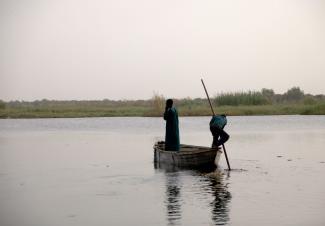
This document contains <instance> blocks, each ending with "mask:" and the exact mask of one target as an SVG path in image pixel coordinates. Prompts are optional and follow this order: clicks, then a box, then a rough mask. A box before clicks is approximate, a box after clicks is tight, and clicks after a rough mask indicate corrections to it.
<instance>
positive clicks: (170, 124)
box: [164, 99, 180, 151]
mask: <svg viewBox="0 0 325 226" xmlns="http://www.w3.org/2000/svg"><path fill="white" fill-rule="evenodd" d="M164 119H165V120H166V136H165V150H166V151H179V147H180V145H179V128H178V113H177V110H176V108H174V107H173V100H172V99H168V100H167V101H166V107H165V112H164Z"/></svg>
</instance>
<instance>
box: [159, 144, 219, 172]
mask: <svg viewBox="0 0 325 226" xmlns="http://www.w3.org/2000/svg"><path fill="white" fill-rule="evenodd" d="M221 154H222V150H221V148H211V147H203V146H195V145H186V144H181V145H180V150H179V151H166V150H165V142H163V141H158V142H156V143H155V144H154V161H155V163H158V164H168V165H173V166H178V167H203V166H211V165H215V166H218V163H219V160H220V156H221Z"/></svg>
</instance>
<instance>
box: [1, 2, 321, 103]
mask: <svg viewBox="0 0 325 226" xmlns="http://www.w3.org/2000/svg"><path fill="white" fill-rule="evenodd" d="M201 78H203V79H204V81H205V84H206V86H207V88H208V90H209V92H210V95H211V96H213V95H217V94H218V93H222V92H236V91H247V90H255V91H257V90H261V89H262V88H271V89H273V90H274V91H275V92H276V93H284V92H286V91H287V90H288V89H289V88H291V87H293V86H299V87H300V88H301V89H302V90H304V92H305V93H311V94H325V1H323V0H272V1H269V0H247V1H242V0H232V1H231V0H229V1H228V0H227V1H225V0H159V1H158V0H137V1H134V0H118V1H111V0H0V99H2V100H5V101H10V100H26V101H33V100H40V99H49V100H54V99H55V100H101V99H112V100H117V99H130V100H132V99H149V98H151V97H152V96H153V95H154V93H158V94H160V95H163V96H165V97H167V98H184V97H191V98H196V97H204V96H205V93H204V90H203V88H202V85H201V82H200V79H201Z"/></svg>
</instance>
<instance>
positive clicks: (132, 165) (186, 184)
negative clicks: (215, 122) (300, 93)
mask: <svg viewBox="0 0 325 226" xmlns="http://www.w3.org/2000/svg"><path fill="white" fill-rule="evenodd" d="M228 120H229V124H228V125H227V132H229V134H230V135H231V138H230V140H229V142H228V143H226V148H227V152H228V156H229V159H230V163H231V166H232V168H233V169H234V170H233V171H231V172H229V171H227V170H226V166H227V165H226V162H225V160H224V156H222V159H221V162H220V164H221V168H220V169H217V170H215V171H197V170H177V169H173V168H157V167H155V166H154V163H153V150H152V146H153V144H154V142H155V141H158V140H163V138H164V121H163V120H162V119H161V118H83V119H26V120H25V119H19V120H14V119H8V120H7V119H6V120H0V225H1V226H11V225H13V226H57V225H60V226H66V225H69V226H70V225H78V226H83V225H84V226H86V225H87V226H88V225H93V226H97V225H100V226H101V225H103V226H104V225H105V226H107V225H114V226H115V225H253V226H254V225H256V226H260V225H272V226H273V225H295V226H296V225H301V226H303V225H325V216H324V214H323V212H324V209H325V180H324V175H325V149H324V147H325V117H324V116H251V117H228ZM208 122H209V117H186V118H180V134H181V142H182V143H186V144H195V145H204V146H209V145H210V144H211V142H212V137H211V135H210V132H209V129H208V126H207V125H208Z"/></svg>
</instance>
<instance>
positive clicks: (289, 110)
mask: <svg viewBox="0 0 325 226" xmlns="http://www.w3.org/2000/svg"><path fill="white" fill-rule="evenodd" d="M176 108H177V109H178V113H179V116H210V115H211V110H210V108H209V106H200V105H199V106H198V105H197V106H195V105H186V106H177V105H176ZM214 108H215V111H216V113H218V114H226V115H229V116H241V115H242V116H244V115H325V104H313V105H306V104H281V105H258V106H245V105H241V106H215V107H214ZM162 114H163V109H161V110H155V109H153V108H152V107H151V106H135V105H125V106H122V105H118V106H114V107H95V106H92V105H89V106H84V105H82V104H80V105H78V104H77V105H75V106H74V107H71V106H70V107H68V106H65V107H64V106H52V107H42V106H38V107H36V106H35V107H16V108H6V109H0V118H2V119H4V118H81V117H132V116H137V117H159V116H162Z"/></svg>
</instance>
